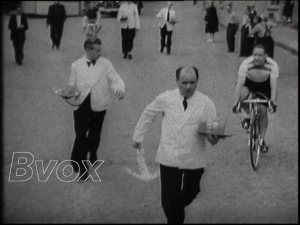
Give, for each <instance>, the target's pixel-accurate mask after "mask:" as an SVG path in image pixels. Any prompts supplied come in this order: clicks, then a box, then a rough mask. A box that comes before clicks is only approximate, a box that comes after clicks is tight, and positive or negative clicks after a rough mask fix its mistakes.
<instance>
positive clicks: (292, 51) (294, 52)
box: [219, 22, 298, 56]
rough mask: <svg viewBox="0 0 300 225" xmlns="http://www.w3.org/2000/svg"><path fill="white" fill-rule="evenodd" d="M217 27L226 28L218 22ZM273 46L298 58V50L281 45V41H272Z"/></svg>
mask: <svg viewBox="0 0 300 225" xmlns="http://www.w3.org/2000/svg"><path fill="white" fill-rule="evenodd" d="M219 25H220V26H221V27H223V28H226V25H225V24H223V23H220V22H219ZM238 32H240V30H238ZM273 40H274V38H273ZM274 44H275V45H276V46H278V47H280V48H282V49H284V50H286V51H288V52H290V53H291V54H293V55H295V56H298V50H296V49H294V48H292V47H290V46H288V45H287V44H285V43H282V42H281V41H276V40H274Z"/></svg>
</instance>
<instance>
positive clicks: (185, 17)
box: [2, 1, 298, 223]
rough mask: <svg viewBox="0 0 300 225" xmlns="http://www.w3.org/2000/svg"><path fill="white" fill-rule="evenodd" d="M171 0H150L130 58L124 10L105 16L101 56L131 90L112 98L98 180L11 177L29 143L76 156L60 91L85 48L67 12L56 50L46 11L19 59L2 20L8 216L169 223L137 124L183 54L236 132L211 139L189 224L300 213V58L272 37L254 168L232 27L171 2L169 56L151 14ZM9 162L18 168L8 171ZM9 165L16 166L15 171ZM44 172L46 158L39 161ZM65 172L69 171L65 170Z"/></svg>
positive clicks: (55, 154)
mask: <svg viewBox="0 0 300 225" xmlns="http://www.w3.org/2000/svg"><path fill="white" fill-rule="evenodd" d="M163 6H165V3H164V2H145V3H144V11H142V15H141V18H140V20H141V29H140V31H138V32H137V34H136V38H135V40H134V49H133V52H132V54H133V60H131V61H130V60H125V59H122V54H121V47H120V41H121V37H120V26H119V22H118V21H117V20H116V18H109V17H108V18H103V20H102V22H103V28H102V30H101V32H100V38H101V40H102V55H103V57H106V58H107V59H109V60H110V61H111V62H112V64H113V65H114V67H115V69H116V71H117V72H118V73H119V74H120V76H121V77H122V79H123V80H124V82H125V86H126V97H125V98H124V100H123V101H118V100H117V99H116V98H113V101H112V104H111V106H110V108H109V109H108V111H107V114H106V118H105V121H104V125H103V129H102V136H101V143H100V147H99V150H98V159H101V160H104V163H103V164H102V165H101V167H100V168H99V170H98V173H99V176H100V178H101V182H98V183H97V182H93V181H91V180H89V181H87V182H86V183H76V182H69V183H68V182H62V181H60V180H59V179H58V178H57V176H56V174H55V172H56V170H54V171H53V173H52V174H51V175H50V178H49V179H48V180H47V181H46V182H39V181H38V177H37V172H36V169H35V166H34V164H32V167H33V172H34V173H33V176H32V177H31V179H29V180H28V181H24V182H8V179H9V173H10V172H12V173H16V169H14V168H16V167H14V166H16V163H17V162H16V161H15V162H14V163H13V164H12V157H13V153H14V152H29V153H31V154H32V155H33V156H34V159H35V160H42V161H43V162H44V166H45V167H46V166H47V165H48V163H49V161H50V160H58V161H59V162H62V161H64V160H68V159H70V154H71V148H72V145H73V141H74V137H75V134H74V129H73V118H72V115H73V114H72V113H73V110H72V109H71V107H70V106H69V105H68V104H66V103H65V102H64V101H63V100H62V99H60V98H59V97H58V96H57V95H55V94H54V93H53V90H54V89H55V88H59V87H63V86H64V85H65V84H66V83H67V80H68V77H69V74H70V66H71V63H72V62H73V61H75V60H77V59H78V58H80V57H82V56H83V54H84V49H83V42H84V33H83V31H82V25H81V24H82V18H81V17H70V18H67V20H66V23H65V29H64V34H63V38H62V44H61V48H60V49H59V50H52V49H51V43H50V37H49V30H48V29H46V19H45V18H42V19H33V18H30V19H29V20H28V23H29V30H28V31H27V40H26V43H25V49H24V52H25V58H24V63H23V65H22V66H17V65H16V64H15V63H14V54H13V48H12V44H11V41H10V40H9V31H8V29H7V23H8V18H4V17H3V18H4V19H3V20H4V21H3V24H4V29H3V45H2V46H3V60H4V61H3V64H2V65H3V79H2V81H3V131H4V135H3V148H4V154H3V157H4V159H3V161H2V165H3V187H4V207H3V211H4V214H3V215H4V222H5V223H165V221H166V220H165V217H164V214H163V211H162V208H161V205H160V183H159V179H158V178H156V179H154V180H152V181H142V180H139V179H137V178H136V177H134V176H132V175H131V174H129V173H128V172H127V171H126V169H125V168H126V167H127V168H130V169H131V170H132V171H135V172H136V173H139V172H140V171H139V165H138V162H137V159H136V152H135V150H134V149H133V148H132V147H131V145H130V140H131V134H132V131H133V129H134V127H135V125H136V122H137V120H138V118H139V116H140V114H141V113H142V111H143V109H144V108H145V107H146V105H148V104H149V103H150V102H151V101H152V100H153V99H154V98H155V97H156V96H157V95H158V94H160V93H162V92H164V91H166V90H167V89H174V88H176V83H175V70H176V69H177V68H178V67H180V66H182V65H186V64H192V65H195V66H196V67H197V68H198V69H199V72H200V77H199V84H198V88H197V89H198V90H199V91H201V92H203V93H205V94H207V95H208V96H209V97H210V98H211V99H212V100H213V101H214V103H215V105H216V107H217V111H218V114H219V115H220V117H221V118H227V127H226V129H227V130H228V131H229V132H231V133H233V134H234V136H232V137H230V138H227V139H225V140H222V139H221V140H220V141H219V143H218V144H217V145H216V146H214V147H210V146H209V147H208V149H207V151H208V152H209V158H208V166H207V168H205V173H204V175H203V178H202V180H201V193H200V194H199V195H198V197H197V199H195V200H194V202H193V203H192V204H191V205H190V206H189V207H187V208H186V220H185V223H298V57H297V56H295V55H292V54H290V53H289V52H288V51H285V50H283V49H281V48H278V47H275V52H274V59H275V61H276V62H277V63H278V66H279V69H280V74H279V76H280V77H279V80H278V100H277V104H278V109H277V112H276V114H274V115H270V116H269V129H268V133H267V136H266V141H267V143H268V144H269V145H270V150H269V152H268V153H267V154H264V155H262V156H261V159H260V162H259V168H258V170H257V171H256V172H254V171H253V170H252V167H251V165H250V158H249V151H248V146H247V134H246V133H245V132H244V130H243V129H242V127H241V124H240V121H241V117H240V116H238V115H234V114H232V113H231V108H232V104H233V93H234V83H235V80H236V77H237V70H238V67H239V65H240V63H241V62H242V60H243V59H244V58H239V57H238V54H237V52H238V50H239V38H240V37H239V34H238V36H237V40H236V45H237V49H236V52H235V53H228V52H227V51H226V50H227V47H226V41H225V29H224V28H223V27H221V26H220V27H219V32H218V33H217V34H216V39H215V42H214V43H207V42H206V40H207V36H205V34H204V21H203V18H204V11H202V10H201V5H200V4H198V5H197V6H193V4H192V2H191V1H181V2H176V3H174V10H175V11H176V13H177V18H178V20H179V23H178V24H177V25H176V26H175V28H174V32H173V39H172V41H173V42H172V50H171V55H166V54H165V53H163V54H161V53H159V28H158V26H157V21H156V20H155V16H156V14H157V13H158V11H159V10H160V9H161V8H162V7H163ZM160 121H161V117H160V116H157V117H156V119H155V120H154V122H153V124H151V126H149V130H148V133H147V135H146V138H145V142H144V149H145V154H146V163H147V166H148V168H149V171H150V173H152V174H154V173H155V172H156V171H157V170H158V168H159V167H158V164H157V163H156V162H155V161H154V158H155V154H156V149H157V146H158V143H159V139H160ZM11 167H12V168H13V169H12V170H11ZM10 170H11V171H10ZM39 172H40V173H41V172H42V171H41V169H40V170H39ZM59 172H62V171H59Z"/></svg>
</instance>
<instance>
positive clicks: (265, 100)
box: [239, 92, 271, 107]
mask: <svg viewBox="0 0 300 225" xmlns="http://www.w3.org/2000/svg"><path fill="white" fill-rule="evenodd" d="M250 95H251V97H254V98H255V97H257V95H260V96H262V97H263V98H264V99H245V98H247V97H248V96H250ZM241 99H245V100H240V101H239V103H241V102H242V103H268V107H271V101H270V100H269V99H268V98H267V97H266V96H265V95H264V94H262V93H260V92H250V93H249V94H247V95H246V96H244V97H243V98H241Z"/></svg>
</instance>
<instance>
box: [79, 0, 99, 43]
mask: <svg viewBox="0 0 300 225" xmlns="http://www.w3.org/2000/svg"><path fill="white" fill-rule="evenodd" d="M82 23H83V24H82V25H83V29H84V30H85V32H86V37H87V38H88V37H97V34H98V32H99V31H100V29H101V14H100V11H99V10H98V8H97V7H96V5H95V2H91V3H90V4H89V8H88V9H87V11H86V13H85V15H84V16H83V22H82Z"/></svg>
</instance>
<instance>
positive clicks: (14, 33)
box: [8, 14, 28, 41]
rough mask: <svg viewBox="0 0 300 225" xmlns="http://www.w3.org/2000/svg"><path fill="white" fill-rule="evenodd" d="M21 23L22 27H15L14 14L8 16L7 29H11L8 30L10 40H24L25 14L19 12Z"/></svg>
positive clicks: (25, 28) (15, 17)
mask: <svg viewBox="0 0 300 225" xmlns="http://www.w3.org/2000/svg"><path fill="white" fill-rule="evenodd" d="M21 24H22V25H23V28H17V16H16V14H13V15H11V16H10V18H9V22H8V29H9V30H10V31H11V32H10V39H11V40H19V41H25V39H26V35H25V31H26V30H28V23H27V16H26V15H25V14H21Z"/></svg>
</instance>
